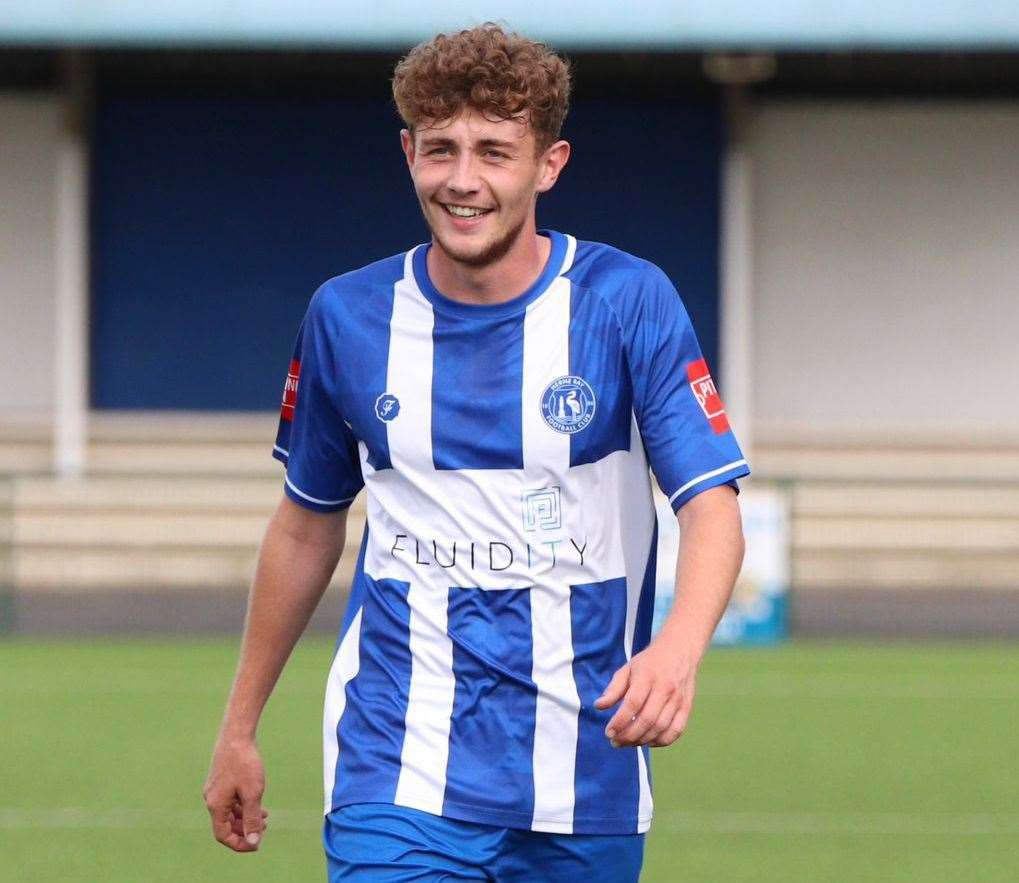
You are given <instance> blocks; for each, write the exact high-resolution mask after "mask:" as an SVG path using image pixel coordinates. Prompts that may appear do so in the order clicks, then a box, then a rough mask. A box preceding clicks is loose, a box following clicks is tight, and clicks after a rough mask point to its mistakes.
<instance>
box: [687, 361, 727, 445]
mask: <svg viewBox="0 0 1019 883" xmlns="http://www.w3.org/2000/svg"><path fill="white" fill-rule="evenodd" d="M686 376H687V379H688V380H689V381H690V389H692V390H693V394H694V398H696V399H697V404H699V405H700V406H701V410H702V411H703V412H704V416H705V417H707V418H708V423H710V424H711V428H712V429H713V430H714V431H715V434H716V435H721V434H722V433H723V432H728V431H729V420H728V418H727V417H726V416H725V405H723V404H722V399H721V398H720V397H719V395H718V390H717V389H715V381H714V380H712V379H711V374H710V372H709V371H708V363H707V362H706V361H705V360H704V359H698V360H697V361H696V362H691V363H690V364H689V365H687V366H686Z"/></svg>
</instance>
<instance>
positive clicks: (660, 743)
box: [651, 703, 691, 748]
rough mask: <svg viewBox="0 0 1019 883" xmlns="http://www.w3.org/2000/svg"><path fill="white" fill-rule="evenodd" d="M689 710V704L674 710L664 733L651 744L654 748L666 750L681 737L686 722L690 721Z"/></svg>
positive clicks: (683, 704)
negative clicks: (674, 712)
mask: <svg viewBox="0 0 1019 883" xmlns="http://www.w3.org/2000/svg"><path fill="white" fill-rule="evenodd" d="M690 708H691V706H690V704H689V703H682V704H681V705H680V706H679V708H678V709H676V714H675V715H674V716H673V718H672V720H671V721H670V722H669V725H668V726H667V727H666V728H665V732H663V733H662V734H661V735H660V736H659V737H658V738H657V739H656V740H655V741H654V742H652V743H651V744H652V745H653V746H654V747H655V748H666V747H667V746H669V745H671V744H672V743H673V742H675V741H676V740H677V739H678V738H679V737H680V736H682V735H683V732H684V731H685V730H686V725H687V722H688V721H689V719H690Z"/></svg>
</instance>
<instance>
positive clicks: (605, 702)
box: [594, 664, 630, 709]
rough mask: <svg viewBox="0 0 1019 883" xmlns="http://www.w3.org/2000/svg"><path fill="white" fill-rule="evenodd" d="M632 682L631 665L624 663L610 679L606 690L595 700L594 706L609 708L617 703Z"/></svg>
mask: <svg viewBox="0 0 1019 883" xmlns="http://www.w3.org/2000/svg"><path fill="white" fill-rule="evenodd" d="M629 682H630V666H629V664H627V665H624V666H623V667H622V668H620V669H618V670H617V671H616V673H615V674H614V675H612V680H610V681H609V684H608V686H607V687H606V688H605V691H604V692H603V693H602V694H601V696H599V697H598V698H597V699H595V700H594V707H595V708H599V709H604V708H609V707H610V706H612V705H615V704H616V703H617V702H618V701H619V700H620V699H622V698H623V695H624V694H625V693H626V687H627V685H628V684H629Z"/></svg>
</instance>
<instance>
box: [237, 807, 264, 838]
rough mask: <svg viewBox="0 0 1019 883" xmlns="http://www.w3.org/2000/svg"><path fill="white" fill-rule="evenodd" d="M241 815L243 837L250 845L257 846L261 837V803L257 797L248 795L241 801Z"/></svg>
mask: <svg viewBox="0 0 1019 883" xmlns="http://www.w3.org/2000/svg"><path fill="white" fill-rule="evenodd" d="M241 815H242V817H243V820H244V839H245V840H246V841H247V842H248V843H249V844H251V845H252V846H258V841H259V840H261V839H262V803H261V801H260V800H259V798H257V797H253V796H251V795H248V796H246V797H244V798H243V799H242V801H241Z"/></svg>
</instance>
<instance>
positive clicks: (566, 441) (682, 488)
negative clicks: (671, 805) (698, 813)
mask: <svg viewBox="0 0 1019 883" xmlns="http://www.w3.org/2000/svg"><path fill="white" fill-rule="evenodd" d="M539 233H540V235H543V236H547V237H548V238H549V239H550V240H551V250H550V253H549V257H548V260H547V262H546V264H545V267H544V269H543V271H542V273H541V275H540V276H539V277H538V278H537V279H536V280H535V281H534V283H533V284H532V285H531V286H530V287H529V288H528V289H527V290H526V291H525V292H523V293H522V294H520V295H519V296H517V297H514V298H512V299H511V300H507V301H505V302H503V303H497V304H486V305H474V304H466V303H462V302H460V301H456V300H452V299H450V298H448V297H445V296H444V295H443V294H442V293H440V292H439V291H438V290H437V289H436V288H435V286H434V285H433V284H432V282H431V280H430V279H429V277H428V271H427V264H426V256H427V252H428V249H429V248H430V247H431V243H424V244H421V245H418V246H416V247H414V248H412V249H411V250H409V251H407V252H405V253H402V254H398V255H393V256H392V257H388V258H385V259H383V260H380V261H377V262H375V263H372V264H370V265H368V266H366V267H363V268H361V269H358V270H354V271H352V272H349V273H345V274H343V275H341V276H337V277H336V278H333V279H330V280H329V281H327V282H326V283H324V284H323V285H322V286H321V287H320V288H319V289H318V291H317V292H316V293H315V295H314V296H313V297H312V299H311V303H310V305H309V307H308V310H307V313H306V315H305V317H304V319H303V321H302V323H301V327H300V330H299V332H298V334H297V341H296V345H295V347H294V352H293V358H292V361H291V365H290V372H289V376H288V377H287V381H286V386H285V390H284V399H283V409H282V414H281V418H280V423H279V432H278V436H277V439H276V444H275V447H274V450H273V454H274V456H276V457H277V458H278V459H280V460H282V461H283V462H284V463H285V464H286V477H285V485H284V489H285V493H286V494H287V495H288V496H289V497H290V498H291V499H292V500H293V501H294V502H295V503H298V504H300V505H301V506H305V507H307V508H309V509H313V510H316V511H320V512H333V511H337V510H340V509H343V508H344V507H346V506H349V505H350V503H351V501H352V500H353V499H354V498H355V497H356V496H357V494H358V493H359V492H360V490H361V489H362V487H364V488H365V490H366V494H367V498H366V504H367V524H366V528H365V531H364V535H363V537H362V539H361V545H360V552H359V555H358V559H357V567H356V572H355V575H354V578H353V584H352V587H351V594H350V599H349V602H348V606H347V608H346V613H345V616H344V619H343V624H342V627H341V631H340V636H339V640H338V642H337V646H336V652H335V656H334V659H333V663H332V666H331V669H330V671H329V675H328V681H327V686H326V697H325V711H324V722H323V740H324V742H323V745H324V785H325V811H326V813H328V812H330V811H331V810H333V809H335V808H338V807H340V806H343V805H347V804H353V803H392V804H397V805H400V806H407V807H413V808H415V809H420V810H424V811H426V812H430V813H433V814H437V815H445V816H449V817H452V818H457V819H463V820H468V821H475V822H481V823H485V824H491V825H499V826H503V827H511V828H525V829H531V830H535V831H548V832H555V833H571V832H573V833H578V834H579V833H588V834H622V833H639V832H643V831H646V830H647V829H648V827H649V825H650V821H651V808H652V799H651V773H650V769H649V751H648V749H647V748H646V747H643V748H631V747H626V748H613V747H612V746H611V745H610V743H609V740H608V739H607V738H606V736H605V733H604V730H605V727H606V725H607V723H608V720H609V719H610V717H611V716H612V714H613V712H614V711H615V709H609V710H604V711H600V710H598V709H596V708H595V707H594V705H593V703H594V700H595V699H596V698H597V697H598V696H599V695H601V693H602V692H603V690H604V689H605V687H606V685H607V684H608V682H609V680H610V679H611V677H612V675H613V673H614V672H615V671H616V670H617V669H618V668H620V667H621V666H622V665H624V664H625V663H626V661H627V660H628V659H629V658H630V657H631V656H632V655H633V654H634V653H637V652H639V651H640V650H642V649H643V648H644V647H645V646H647V644H648V642H649V640H650V636H651V618H652V612H653V607H654V577H655V569H656V568H655V548H656V521H655V512H654V504H653V500H652V491H651V475H650V474H649V465H650V467H651V469H652V470H653V472H654V476H655V478H656V479H657V481H658V483H659V485H660V486H661V488H662V490H663V491H664V492H665V494H666V495H667V496H668V498H669V499H670V501H671V503H672V506H673V509H678V508H679V507H680V506H682V505H683V504H684V503H685V502H686V501H687V500H689V499H691V498H692V497H693V496H695V495H696V494H698V493H700V492H702V491H704V490H706V489H708V488H711V487H714V486H717V485H720V484H724V483H728V484H732V485H733V486H735V479H737V478H739V477H741V476H744V475H747V474H748V472H749V468H748V466H747V462H746V460H745V459H744V457H743V454H742V453H741V452H740V449H739V447H738V445H737V443H736V440H735V438H734V437H733V433H732V432H731V430H730V428H729V425H728V423H727V422H726V417H725V412H724V410H723V408H722V403H721V401H720V399H719V397H718V393H717V391H716V389H715V387H714V384H713V382H712V380H711V376H710V373H709V371H708V367H707V365H706V364H705V362H704V359H703V357H702V355H701V351H700V348H699V345H698V342H697V339H696V336H695V334H694V330H693V328H692V326H691V324H690V320H689V317H688V315H687V313H686V310H685V309H684V306H683V304H682V301H681V300H680V297H679V294H678V293H677V291H676V289H675V287H674V286H673V285H672V283H671V282H670V281H669V279H668V277H667V276H666V275H665V274H664V273H663V272H662V270H660V269H659V268H658V267H657V266H655V265H654V264H653V263H650V262H649V261H646V260H643V259H640V258H638V257H635V256H633V255H631V254H628V253H626V252H624V251H621V250H619V249H616V248H613V247H611V246H608V245H604V244H602V243H597V242H585V241H578V240H576V239H575V238H574V237H572V236H569V235H564V234H562V233H560V232H558V231H555V230H540V231H539Z"/></svg>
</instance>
